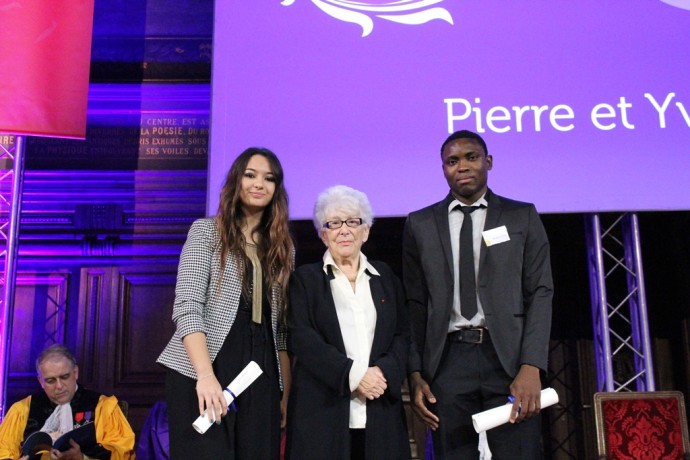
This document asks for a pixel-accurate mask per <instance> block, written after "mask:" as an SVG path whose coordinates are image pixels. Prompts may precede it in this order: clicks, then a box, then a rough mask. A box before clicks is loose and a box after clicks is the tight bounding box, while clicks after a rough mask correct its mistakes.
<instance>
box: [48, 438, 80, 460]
mask: <svg viewBox="0 0 690 460" xmlns="http://www.w3.org/2000/svg"><path fill="white" fill-rule="evenodd" d="M69 444H70V446H72V447H70V448H69V449H68V450H66V451H64V452H60V451H59V450H56V449H53V450H51V451H50V458H51V460H83V459H84V454H82V453H81V447H79V444H77V443H76V442H75V441H74V439H70V440H69Z"/></svg>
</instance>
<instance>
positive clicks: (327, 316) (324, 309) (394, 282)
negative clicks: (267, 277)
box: [286, 260, 410, 460]
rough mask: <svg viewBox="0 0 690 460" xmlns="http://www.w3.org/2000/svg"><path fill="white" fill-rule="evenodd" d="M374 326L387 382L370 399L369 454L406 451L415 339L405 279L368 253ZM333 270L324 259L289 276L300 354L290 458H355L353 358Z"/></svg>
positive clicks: (291, 319) (292, 336)
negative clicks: (405, 394)
mask: <svg viewBox="0 0 690 460" xmlns="http://www.w3.org/2000/svg"><path fill="white" fill-rule="evenodd" d="M369 263H370V264H371V265H372V266H374V267H375V268H376V270H377V271H378V272H379V274H380V276H376V275H373V274H371V273H369V275H370V277H371V278H370V280H369V286H370V289H371V295H372V298H373V301H374V305H375V307H376V329H375V332H374V340H373V343H372V347H371V355H370V361H369V366H378V367H379V368H380V369H381V371H382V372H383V375H384V376H385V378H386V380H387V384H388V389H387V390H386V391H385V393H384V394H383V396H381V397H380V398H378V399H375V400H372V401H367V424H366V449H367V458H390V459H408V458H409V457H410V448H409V442H408V436H407V429H406V424H405V419H404V417H405V416H404V413H403V408H402V400H401V389H402V383H403V380H404V379H405V375H406V365H407V359H408V351H409V344H410V335H409V322H408V316H407V309H406V307H405V300H404V295H403V290H402V284H401V283H400V280H399V279H398V278H397V277H396V276H395V275H394V274H393V272H392V270H391V269H390V268H389V267H388V265H386V264H384V263H382V262H377V261H372V260H369ZM332 279H333V275H332V274H327V273H325V272H324V271H323V262H318V263H314V264H309V265H303V266H301V267H299V268H298V269H297V270H296V271H295V272H294V273H293V274H292V275H291V277H290V306H289V309H288V350H289V351H290V352H291V353H292V355H293V358H294V369H293V374H292V387H291V390H290V400H289V404H288V420H287V436H288V437H287V452H286V453H287V457H286V458H289V459H292V460H295V459H317V458H329V459H349V458H350V434H349V419H350V388H349V372H350V368H351V367H352V360H351V359H350V358H348V357H347V355H346V352H345V344H344V342H343V336H342V333H341V332H340V324H339V322H338V316H337V313H336V310H335V302H334V301H333V296H332V294H331V288H330V282H331V280H332Z"/></svg>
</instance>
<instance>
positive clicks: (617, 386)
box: [585, 213, 655, 391]
mask: <svg viewBox="0 0 690 460" xmlns="http://www.w3.org/2000/svg"><path fill="white" fill-rule="evenodd" d="M585 219H586V222H585V223H586V228H587V230H586V231H587V247H588V256H589V257H588V265H589V279H590V293H591V298H592V321H593V326H594V327H593V328H594V355H595V361H596V365H597V390H598V391H654V389H655V388H654V372H653V365H652V352H651V345H650V338H649V323H648V319H647V303H646V299H645V287H644V274H643V270H642V253H641V249H640V247H641V246H640V230H639V225H638V220H637V214H636V213H623V214H617V215H613V214H604V215H599V214H589V215H587V216H586V217H585ZM602 221H603V222H602Z"/></svg>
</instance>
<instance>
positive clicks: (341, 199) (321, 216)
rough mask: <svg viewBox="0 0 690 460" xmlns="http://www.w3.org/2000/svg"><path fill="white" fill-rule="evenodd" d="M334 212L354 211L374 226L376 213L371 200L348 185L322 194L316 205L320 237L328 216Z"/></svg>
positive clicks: (335, 186) (317, 227) (315, 222)
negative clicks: (330, 212)
mask: <svg viewBox="0 0 690 460" xmlns="http://www.w3.org/2000/svg"><path fill="white" fill-rule="evenodd" d="M333 210H337V211H340V210H347V211H353V212H355V213H356V214H358V215H359V216H358V217H361V218H362V222H363V223H365V224H366V225H368V226H369V227H371V226H372V225H373V224H374V212H373V211H372V209H371V204H370V203H369V198H367V196H366V195H365V194H364V193H363V192H360V191H359V190H355V189H353V188H352V187H348V186H347V185H334V186H332V187H329V188H327V189H326V190H324V191H323V192H321V193H320V194H319V196H318V198H316V203H315V204H314V227H315V228H316V233H318V234H319V236H321V231H322V230H323V224H325V223H326V214H328V212H329V211H333ZM352 217H354V216H352Z"/></svg>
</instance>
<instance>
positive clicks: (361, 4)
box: [281, 0, 453, 37]
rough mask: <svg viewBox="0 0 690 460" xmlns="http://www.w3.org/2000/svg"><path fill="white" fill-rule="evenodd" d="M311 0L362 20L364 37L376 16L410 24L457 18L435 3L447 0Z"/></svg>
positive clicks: (333, 12) (345, 16)
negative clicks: (375, 0) (377, 0)
mask: <svg viewBox="0 0 690 460" xmlns="http://www.w3.org/2000/svg"><path fill="white" fill-rule="evenodd" d="M311 1H312V3H313V4H314V5H316V6H318V7H319V8H320V9H321V10H322V11H323V12H324V13H326V14H328V15H329V16H332V17H334V18H336V19H340V20H341V21H346V22H354V23H355V24H359V25H360V26H361V27H362V37H366V36H367V35H369V34H370V33H371V31H372V30H373V29H374V21H373V20H372V17H377V18H380V19H385V20H387V21H393V22H397V23H400V24H408V25H419V24H424V23H426V22H429V21H433V20H434V19H441V20H443V21H446V22H447V23H449V24H453V18H452V16H451V15H450V13H449V12H448V10H446V9H445V8H440V7H437V6H433V5H436V4H437V3H441V2H443V0H393V1H389V2H384V3H381V2H378V3H377V4H372V3H371V2H366V1H351V0H311ZM293 3H295V0H283V1H282V2H281V5H283V6H290V5H292V4H293Z"/></svg>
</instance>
